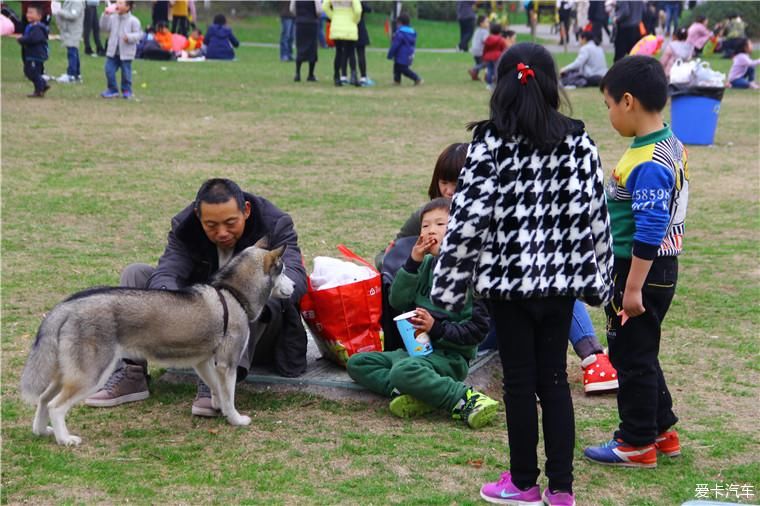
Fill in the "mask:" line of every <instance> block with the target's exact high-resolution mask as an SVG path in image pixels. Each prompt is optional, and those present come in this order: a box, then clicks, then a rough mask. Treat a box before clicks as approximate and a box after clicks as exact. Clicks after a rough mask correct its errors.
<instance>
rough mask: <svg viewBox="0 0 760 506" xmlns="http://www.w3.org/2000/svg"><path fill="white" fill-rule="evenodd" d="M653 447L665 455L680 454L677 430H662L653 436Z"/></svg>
mask: <svg viewBox="0 0 760 506" xmlns="http://www.w3.org/2000/svg"><path fill="white" fill-rule="evenodd" d="M654 447H655V448H656V449H657V451H658V452H659V453H662V454H663V455H665V456H666V457H678V456H679V455H681V442H680V441H679V439H678V432H676V431H674V430H669V431H666V432H663V433H662V434H660V435H659V436H657V437H656V438H655V440H654Z"/></svg>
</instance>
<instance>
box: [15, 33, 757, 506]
mask: <svg viewBox="0 0 760 506" xmlns="http://www.w3.org/2000/svg"><path fill="white" fill-rule="evenodd" d="M268 23H269V24H270V25H271V24H273V22H272V21H271V20H270V21H268ZM452 29H453V28H452ZM446 47H448V46H446ZM1 51H2V141H3V143H2V327H1V330H2V375H1V379H2V443H3V444H2V483H1V485H2V487H1V490H2V492H1V493H2V497H1V500H2V503H3V504H20V503H33V504H89V503H106V504H108V503H112V504H116V503H119V504H122V503H126V502H130V503H138V504H149V503H150V504H153V503H165V504H198V503H218V504H225V503H244V504H378V505H379V504H389V503H394V504H474V503H477V502H478V501H479V499H478V488H479V487H480V485H481V484H482V483H483V482H484V481H487V480H493V479H495V478H497V477H498V473H499V472H500V471H502V470H503V469H505V468H506V462H507V460H506V458H507V447H506V431H505V429H504V417H503V414H502V415H501V417H500V419H499V423H498V424H497V425H496V426H493V427H491V428H487V429H484V430H480V431H477V432H475V431H472V430H469V429H467V428H465V427H461V426H459V425H456V424H454V423H453V422H451V421H449V420H447V419H445V418H444V417H443V415H430V416H427V417H425V418H423V419H420V420H415V421H403V420H399V419H396V418H394V417H392V416H391V415H390V414H389V413H388V411H387V409H386V404H385V403H384V402H382V401H374V400H368V401H366V402H349V401H345V402H338V401H330V400H325V399H322V398H319V397H315V396H312V395H306V394H302V393H291V394H284V393H272V392H266V391H260V390H256V391H254V390H253V389H252V388H250V387H248V386H244V387H242V388H241V389H240V390H239V395H238V408H239V409H240V410H241V412H243V413H246V414H250V415H251V416H252V417H253V424H252V425H251V426H250V427H249V428H245V429H236V428H233V427H230V426H228V425H226V423H225V422H224V421H222V420H207V419H193V418H191V416H190V413H189V409H190V402H191V399H192V397H193V395H194V387H193V386H191V385H189V384H172V383H169V382H165V381H154V383H153V386H152V396H151V397H150V399H149V400H147V401H146V402H142V403H138V404H135V405H132V406H123V407H120V408H116V409H110V410H95V409H90V408H87V407H84V406H78V407H75V408H74V409H73V410H72V411H71V413H70V414H69V417H68V421H69V427H70V428H71V429H72V432H74V433H76V434H79V435H81V436H82V437H83V439H84V441H83V444H82V446H80V447H78V448H60V447H58V446H57V445H55V444H54V443H53V442H52V441H50V440H48V439H40V438H37V437H35V436H33V434H32V432H31V420H32V415H33V409H32V408H31V407H29V406H27V405H25V404H23V403H22V402H21V400H20V398H19V395H18V391H17V386H18V379H19V375H20V371H21V368H22V366H23V363H24V360H25V357H26V354H27V351H28V349H29V346H30V343H31V340H32V338H33V336H34V334H35V332H36V329H37V326H38V324H39V322H40V319H41V317H42V315H43V314H44V313H45V312H46V311H47V310H49V309H50V308H51V307H52V306H53V305H54V304H56V303H57V302H58V301H60V300H61V299H63V298H64V297H66V296H67V295H68V294H70V293H72V292H74V291H77V290H80V289H83V288H86V287H89V286H93V285H114V284H117V283H118V275H119V271H120V269H121V268H123V267H124V266H125V265H126V264H128V263H131V262H138V261H139V262H148V263H155V262H156V260H157V259H158V257H159V255H160V254H161V252H162V250H163V245H164V241H165V237H166V232H167V231H168V228H169V220H170V218H171V217H172V216H173V215H174V214H175V213H176V212H177V211H178V210H179V209H181V208H182V207H184V206H185V205H186V204H187V203H188V202H189V201H190V200H191V199H192V198H193V196H194V193H195V191H196V190H197V188H198V186H199V185H200V183H201V182H202V181H203V180H205V179H206V178H208V177H213V176H227V177H231V178H233V179H235V180H237V181H238V182H239V183H240V184H241V186H243V187H244V188H245V189H247V190H250V191H253V192H255V193H257V194H260V195H262V196H264V197H266V198H268V199H270V200H272V201H273V202H275V203H276V204H278V205H279V206H280V207H281V208H282V209H284V210H286V211H288V212H289V213H291V214H292V216H293V218H294V220H295V223H296V227H297V230H298V233H299V237H300V244H301V247H302V250H303V252H304V254H305V257H306V262H307V265H308V266H309V268H310V267H311V261H312V259H313V257H314V256H316V255H331V256H337V252H336V250H335V245H336V244H338V243H345V244H347V245H349V246H350V247H351V248H353V249H354V250H355V251H357V252H358V253H359V254H361V255H363V256H365V257H372V256H373V255H374V254H375V253H376V252H377V251H378V250H380V249H381V248H382V247H384V246H385V244H386V243H387V242H388V240H389V239H390V238H391V237H393V235H394V234H395V232H396V230H397V229H398V228H399V226H400V225H401V224H402V223H403V221H404V220H405V219H406V218H407V216H408V214H409V213H410V212H412V211H413V210H414V209H416V208H417V207H418V206H419V205H420V204H421V203H422V202H423V201H424V200H425V190H426V188H427V183H428V182H429V177H430V174H431V172H432V168H433V165H434V162H435V159H436V157H437V155H438V153H439V152H440V151H441V149H442V148H443V147H444V146H445V145H447V144H448V143H451V142H458V141H466V140H467V139H468V132H466V131H465V128H464V125H465V124H466V123H467V122H469V121H472V120H475V119H481V118H484V117H485V116H486V115H487V102H488V95H487V92H486V91H485V90H484V86H483V85H482V83H474V82H472V81H470V80H469V77H468V76H467V74H466V73H465V69H466V68H467V66H468V65H469V64H470V57H469V56H468V55H465V54H455V53H449V54H438V53H425V52H420V53H419V54H418V55H417V58H416V59H415V69H416V70H417V71H418V72H419V73H420V74H421V75H422V76H423V77H424V78H425V84H424V85H423V86H421V87H412V86H411V85H409V83H405V84H404V86H402V87H393V86H391V64H390V62H388V61H386V60H385V59H384V55H383V54H381V53H379V52H371V53H369V54H368V58H369V69H370V75H371V76H372V77H373V78H375V79H376V81H377V83H378V84H377V86H375V87H373V88H362V89H358V88H335V87H334V86H332V84H331V64H332V53H330V52H324V51H323V52H321V53H320V62H319V65H318V67H317V76H318V77H319V79H320V82H319V83H316V84H312V83H293V82H292V80H291V79H292V73H293V68H292V66H291V65H290V64H281V63H279V62H278V61H277V60H278V55H277V50H276V49H274V48H260V47H244V48H241V49H240V50H239V51H238V55H239V60H238V61H236V62H232V63H224V62H206V63H204V64H179V63H163V62H145V61H138V62H136V63H135V64H134V67H133V68H134V69H135V71H136V73H135V75H134V86H135V93H136V99H135V100H132V101H129V102H127V101H124V100H113V101H106V100H102V99H100V98H99V97H98V94H99V93H100V91H102V89H103V88H104V84H105V82H104V81H105V80H104V77H103V72H102V65H103V60H102V59H95V58H89V57H83V75H84V79H85V82H84V84H82V85H72V86H69V87H66V86H64V85H56V86H55V87H54V88H53V89H52V90H51V91H50V92H49V94H48V96H47V97H46V98H45V99H44V100H30V99H27V98H25V95H26V93H28V92H29V91H30V90H31V85H30V84H29V82H28V81H26V80H25V79H24V77H23V74H22V68H21V62H20V60H19V55H18V48H17V46H16V43H15V41H13V40H10V39H3V40H2V49H1ZM51 53H52V58H51V60H50V62H49V63H48V66H47V67H48V73H50V74H53V75H59V74H60V73H62V72H63V71H64V70H65V66H66V61H65V60H66V58H65V52H64V51H63V49H61V48H60V46H59V45H57V44H55V43H52V44H51ZM560 58H561V61H560V63H561V64H562V63H565V62H566V60H567V59H569V58H572V55H562V56H561V57H560ZM714 63H715V66H716V67H718V68H722V69H723V70H725V69H726V62H725V61H722V60H716V61H715V62H714ZM569 97H570V100H571V102H572V106H573V115H574V116H576V117H579V118H581V119H583V120H584V121H585V123H586V125H587V128H588V130H589V132H590V133H591V136H592V137H593V138H594V139H595V141H596V142H597V144H598V146H599V148H600V152H601V156H602V160H603V163H604V166H605V169H606V171H607V172H609V170H611V168H612V167H613V165H614V163H615V161H616V160H617V158H618V157H619V156H620V155H621V154H622V153H623V151H624V150H625V148H626V146H627V144H628V142H629V141H628V140H626V139H622V138H620V137H619V136H618V135H617V134H616V133H615V132H614V131H613V130H612V129H611V127H610V126H609V124H608V121H607V118H606V109H605V107H604V105H603V102H602V100H601V96H600V95H599V93H598V91H596V90H593V89H591V90H575V91H572V92H570V93H569ZM758 113H760V94H758V93H756V92H754V93H753V92H750V91H731V90H729V91H727V92H726V96H725V98H724V100H723V103H722V108H721V117H720V124H719V127H718V132H717V135H716V143H715V145H714V146H712V147H701V146H692V147H689V160H690V164H689V166H690V173H691V198H690V206H689V217H688V231H687V236H686V241H685V252H684V255H683V257H682V258H681V261H680V264H681V275H680V279H679V287H678V290H677V295H676V297H675V300H674V303H673V306H672V308H671V310H670V312H669V314H668V318H667V320H666V322H665V328H664V333H663V340H662V342H663V344H662V350H661V362H662V365H663V369H664V370H665V374H666V376H667V378H668V381H669V384H670V387H671V391H672V393H673V397H674V402H675V410H676V412H677V414H678V415H679V417H680V418H681V422H680V423H679V425H678V427H679V431H680V434H681V437H682V441H683V446H684V450H683V456H682V457H681V458H679V459H674V460H668V461H665V460H663V459H661V460H660V464H659V467H658V468H657V469H656V470H653V471H652V470H622V469H609V468H603V467H597V466H594V465H591V464H589V463H587V462H585V461H584V460H582V459H581V458H580V454H581V449H582V448H583V447H584V446H586V445H588V444H594V443H598V442H600V441H603V440H605V439H606V438H608V437H609V435H610V433H611V431H612V430H613V429H614V427H615V426H616V422H617V413H616V408H615V400H614V398H613V397H593V398H589V397H585V396H584V395H583V393H582V387H581V384H580V376H581V371H580V366H579V360H578V358H577V357H576V356H574V355H571V356H569V358H568V362H569V375H570V379H571V388H572V393H573V398H574V403H575V415H576V421H577V441H576V446H577V452H576V455H577V459H576V462H575V476H576V482H575V491H576V495H577V497H578V504H582V505H587V504H588V505H618V504H619V505H670V504H680V503H681V502H683V501H686V500H689V499H694V498H695V496H696V489H697V487H698V485H699V484H708V485H709V487H710V488H711V489H714V488H715V487H717V486H718V485H720V486H723V487H725V488H726V489H728V487H729V485H732V484H733V485H737V486H746V487H752V491H753V493H754V498H753V499H746V498H743V499H741V500H740V501H738V502H746V503H752V502H754V503H758V502H760V499H759V498H758V492H760V490H758V488H759V487H760V463H759V462H758V458H757V449H758V447H759V444H760V437H759V436H758V430H757V425H756V423H757V418H758V415H760V411H759V410H758V400H759V399H760V387H759V386H758V385H759V384H760V346H759V345H758V328H759V327H758V323H759V313H760V312H759V311H758V304H757V301H758V295H760V294H759V293H758V292H759V290H758V287H759V286H760V285H759V284H758V277H759V275H760V271H758V267H757V266H758V239H759V237H758V234H759V231H760V226H759V225H760V223H759V220H760V206H759V205H758V188H759V186H758V183H760V171H759V170H758V169H760V165H759V162H758V160H760V148H759V143H758V140H759V139H760V114H758ZM592 315H593V317H594V320H595V322H596V327H597V332H598V333H599V334H600V335H603V334H604V328H603V326H602V324H601V310H596V309H594V310H592ZM152 373H153V376H154V378H155V377H156V376H159V375H160V373H161V371H160V370H157V369H156V370H153V371H152ZM499 381H500V379H499V378H498V377H494V378H493V382H492V385H491V387H490V389H489V393H490V394H491V395H493V396H496V397H499V396H500V386H499ZM541 479H542V480H543V476H542V478H541ZM542 483H543V484H544V485H545V481H542ZM711 497H712V498H713V499H715V493H714V492H711ZM723 499H724V500H728V499H729V498H728V497H724V498H723ZM730 499H732V500H733V501H734V502H737V498H736V497H733V496H732V497H731V498H730Z"/></svg>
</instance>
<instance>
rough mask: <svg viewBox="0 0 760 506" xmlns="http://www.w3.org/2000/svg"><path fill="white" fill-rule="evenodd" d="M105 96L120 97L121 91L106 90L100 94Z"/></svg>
mask: <svg viewBox="0 0 760 506" xmlns="http://www.w3.org/2000/svg"><path fill="white" fill-rule="evenodd" d="M100 96H101V97H103V98H119V92H118V91H112V90H106V91H104V92H103V93H101V94H100Z"/></svg>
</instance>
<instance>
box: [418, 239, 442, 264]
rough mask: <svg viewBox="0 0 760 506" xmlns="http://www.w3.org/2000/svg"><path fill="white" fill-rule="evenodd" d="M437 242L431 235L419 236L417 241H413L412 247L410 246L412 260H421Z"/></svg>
mask: <svg viewBox="0 0 760 506" xmlns="http://www.w3.org/2000/svg"><path fill="white" fill-rule="evenodd" d="M437 242H438V240H437V239H436V238H435V237H433V236H430V235H427V236H422V235H421V236H419V237H418V238H417V242H416V243H414V247H412V260H414V261H415V262H417V263H419V262H422V259H423V258H425V255H427V254H428V253H430V249H431V248H432V247H433V246H435V244H436V243H437Z"/></svg>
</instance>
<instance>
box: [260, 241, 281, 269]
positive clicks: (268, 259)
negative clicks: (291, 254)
mask: <svg viewBox="0 0 760 506" xmlns="http://www.w3.org/2000/svg"><path fill="white" fill-rule="evenodd" d="M284 252H285V245H282V246H280V247H279V248H275V249H273V250H272V251H270V252H269V253H267V254H266V255H264V272H266V273H270V272H271V271H272V267H273V266H276V265H278V264H280V258H281V257H282V254H283V253H284Z"/></svg>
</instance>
